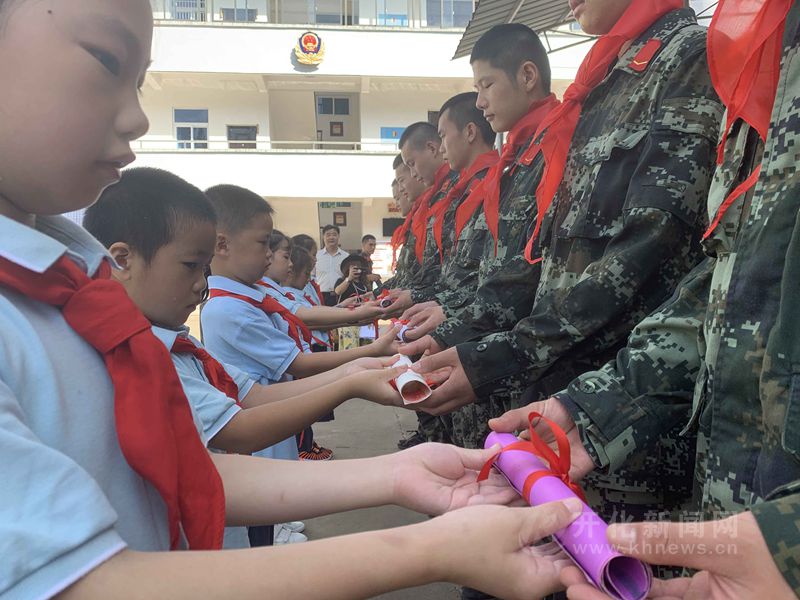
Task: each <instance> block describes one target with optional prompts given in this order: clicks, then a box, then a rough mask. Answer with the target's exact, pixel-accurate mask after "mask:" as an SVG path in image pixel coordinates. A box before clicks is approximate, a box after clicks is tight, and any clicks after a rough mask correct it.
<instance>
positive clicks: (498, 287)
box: [431, 141, 568, 448]
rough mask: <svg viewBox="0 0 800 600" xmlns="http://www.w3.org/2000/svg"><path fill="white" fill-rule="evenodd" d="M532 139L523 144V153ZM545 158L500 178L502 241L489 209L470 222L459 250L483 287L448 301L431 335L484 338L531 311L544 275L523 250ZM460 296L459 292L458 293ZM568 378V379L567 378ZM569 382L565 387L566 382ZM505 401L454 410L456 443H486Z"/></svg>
mask: <svg viewBox="0 0 800 600" xmlns="http://www.w3.org/2000/svg"><path fill="white" fill-rule="evenodd" d="M529 143H530V141H529V142H527V143H525V144H522V146H521V148H520V151H519V152H518V154H517V156H521V155H522V154H523V153H524V151H525V150H526V149H527V147H528V145H529ZM543 166H544V163H543V162H542V159H541V156H537V157H536V158H535V159H534V160H533V162H532V163H531V164H530V165H529V166H526V165H522V164H520V163H517V162H515V163H513V164H512V165H511V166H510V167H509V169H508V171H506V173H505V174H504V175H503V178H502V180H501V182H500V205H499V220H498V236H497V237H498V242H497V252H496V253H495V240H494V238H493V237H492V234H491V233H490V232H489V229H488V227H487V225H486V217H485V215H484V213H483V211H482V210H481V211H478V212H477V213H476V215H473V218H472V219H471V220H470V221H469V222H468V223H467V225H466V226H465V227H464V230H463V231H462V232H461V235H460V236H459V242H458V245H459V249H458V251H459V253H461V256H462V257H464V260H465V262H466V261H467V260H472V261H474V262H476V263H477V264H478V265H479V267H478V273H477V281H476V285H477V288H476V289H475V290H474V291H472V292H470V293H469V294H466V293H465V294H463V295H462V296H461V298H459V300H461V302H462V303H461V304H460V305H459V304H457V302H458V300H456V301H454V302H453V303H451V304H449V305H446V307H445V316H447V320H446V321H445V322H444V323H442V324H441V325H440V326H439V327H438V328H437V329H436V330H435V331H434V332H433V333H432V334H431V335H432V337H433V338H434V339H435V340H436V341H437V343H439V345H440V346H442V347H447V346H454V345H457V344H459V343H461V342H465V341H469V340H473V339H477V338H481V337H483V336H484V335H486V334H487V333H490V332H493V331H497V330H502V329H510V328H511V327H513V326H514V323H516V322H517V321H519V320H520V319H521V318H522V317H523V316H524V315H527V314H528V313H530V310H531V307H532V306H533V299H534V295H535V293H536V284H537V283H538V279H539V265H531V264H530V263H528V261H527V260H525V258H524V257H523V250H524V249H525V244H526V243H527V241H528V237H530V235H531V231H533V226H534V224H535V222H536V198H535V192H536V187H537V186H538V185H539V180H540V178H541V176H542V169H543ZM453 297H454V298H455V297H456V295H455V294H454V295H453ZM566 381H568V380H566ZM562 387H563V386H562ZM503 409H504V404H503V402H502V401H500V400H497V399H490V400H489V401H488V402H484V403H479V404H469V405H467V406H464V407H462V408H460V409H459V410H457V411H455V412H453V413H452V414H451V415H450V416H451V418H452V422H453V431H452V437H453V441H454V443H456V444H458V445H461V446H464V447H467V448H477V447H482V445H483V440H484V438H485V437H486V435H487V434H488V433H489V430H488V426H487V421H488V420H489V419H490V418H492V417H496V416H498V415H500V414H502V412H503Z"/></svg>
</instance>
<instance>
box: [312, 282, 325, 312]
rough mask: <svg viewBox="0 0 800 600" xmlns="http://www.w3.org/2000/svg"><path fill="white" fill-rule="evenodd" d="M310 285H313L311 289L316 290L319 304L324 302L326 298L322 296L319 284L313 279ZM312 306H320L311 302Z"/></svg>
mask: <svg viewBox="0 0 800 600" xmlns="http://www.w3.org/2000/svg"><path fill="white" fill-rule="evenodd" d="M309 283H310V284H311V287H313V288H314V291H315V292H316V293H317V298H319V301H318V302H319V303H321V302H324V300H323V298H324V296H323V295H322V290H321V289H320V287H319V284H318V283H317V282H316V281H314V280H313V279H311V280H310V281H309ZM311 304H313V305H314V306H318V303H317V302H311Z"/></svg>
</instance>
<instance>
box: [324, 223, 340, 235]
mask: <svg viewBox="0 0 800 600" xmlns="http://www.w3.org/2000/svg"><path fill="white" fill-rule="evenodd" d="M331 229H335V230H336V233H338V234H339V235H341V234H342V231H341V229H339V228H338V227H337V226H336V225H331V224H330V223H328V224H327V225H325V227H323V228H322V235H325V234H326V233H328V232H329V231H330V230H331Z"/></svg>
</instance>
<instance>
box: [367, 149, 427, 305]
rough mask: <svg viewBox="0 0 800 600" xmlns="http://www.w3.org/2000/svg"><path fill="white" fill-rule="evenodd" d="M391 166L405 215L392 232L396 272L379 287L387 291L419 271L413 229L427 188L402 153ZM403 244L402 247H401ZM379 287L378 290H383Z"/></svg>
mask: <svg viewBox="0 0 800 600" xmlns="http://www.w3.org/2000/svg"><path fill="white" fill-rule="evenodd" d="M392 168H393V169H394V174H395V181H396V182H397V194H398V202H399V204H400V214H402V215H403V217H405V221H404V222H403V224H402V225H401V226H400V227H398V228H397V229H396V230H395V232H394V234H392V242H391V245H392V253H393V254H392V257H393V262H394V267H395V275H394V277H392V278H391V279H389V280H387V281H386V282H384V284H383V285H382V286H381V288H380V289H387V290H390V289H395V288H405V287H407V286H408V282H409V281H410V280H411V277H412V276H413V275H414V274H415V273H416V272H417V271H418V270H419V263H418V262H417V257H416V255H415V254H414V245H415V238H414V232H413V231H411V220H412V218H413V217H414V211H415V210H416V209H417V208H418V206H419V205H418V204H417V199H418V198H419V197H420V196H421V195H422V192H423V191H425V184H423V183H422V182H421V181H419V180H418V179H414V178H413V177H411V171H410V169H409V168H408V167H407V166H406V165H405V163H404V162H403V157H402V156H400V155H399V154H398V155H397V156H395V158H394V162H393V163H392ZM401 247H402V250H400V248H401ZM398 250H399V255H398ZM380 289H379V290H377V291H378V292H380Z"/></svg>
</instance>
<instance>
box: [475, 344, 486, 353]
mask: <svg viewBox="0 0 800 600" xmlns="http://www.w3.org/2000/svg"><path fill="white" fill-rule="evenodd" d="M488 347H489V344H486V343H481V344H478V347H477V348H475V350H477V351H478V352H483V351H485V350H486V349H487V348H488Z"/></svg>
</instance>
